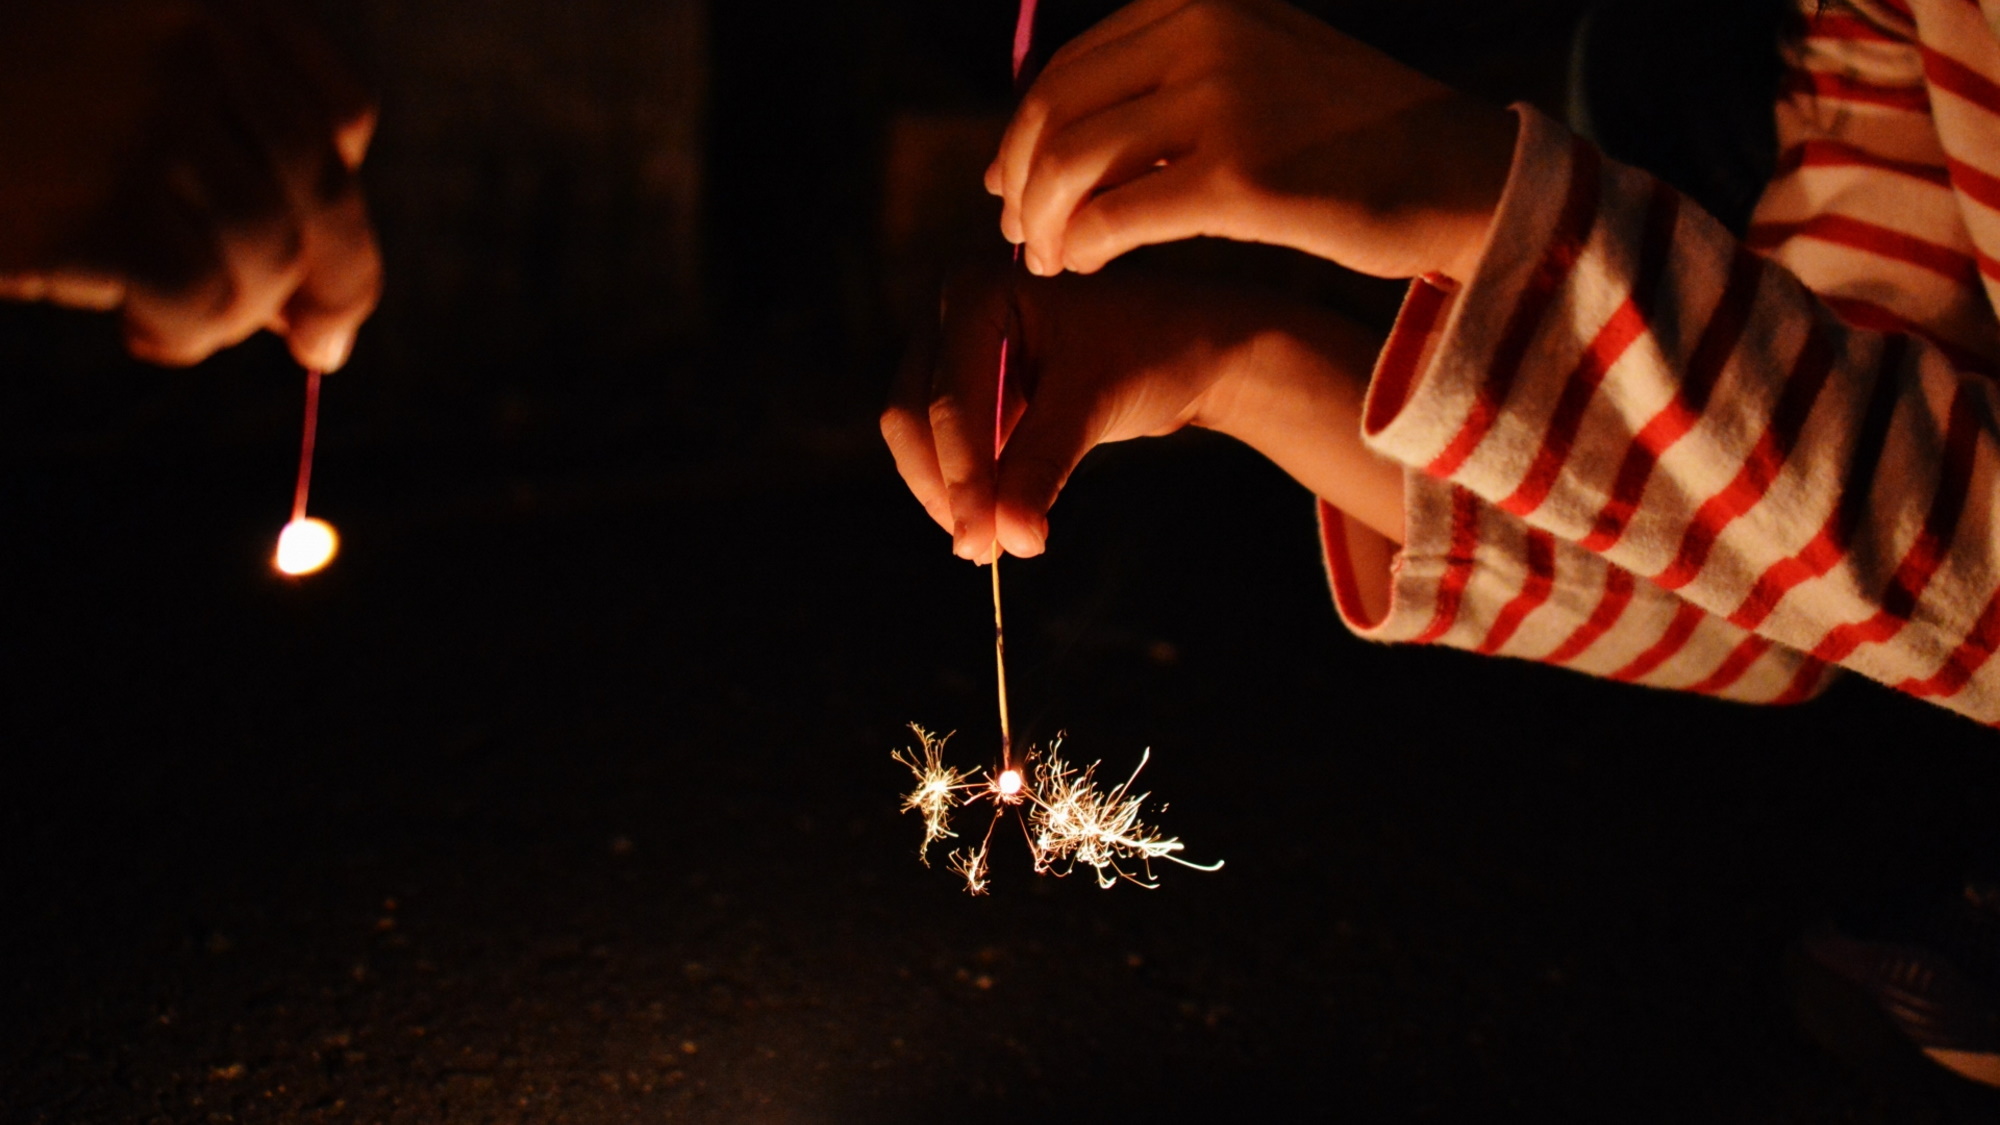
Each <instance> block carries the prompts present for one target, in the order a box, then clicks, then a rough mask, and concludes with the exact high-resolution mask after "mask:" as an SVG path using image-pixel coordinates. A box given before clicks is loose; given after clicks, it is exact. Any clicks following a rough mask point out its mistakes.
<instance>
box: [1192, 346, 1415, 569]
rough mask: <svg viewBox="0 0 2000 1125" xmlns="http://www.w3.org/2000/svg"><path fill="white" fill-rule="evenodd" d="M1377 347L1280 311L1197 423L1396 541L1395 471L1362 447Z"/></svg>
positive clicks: (1239, 351)
mask: <svg viewBox="0 0 2000 1125" xmlns="http://www.w3.org/2000/svg"><path fill="white" fill-rule="evenodd" d="M1379 347H1380V340H1379V339H1378V338H1376V337H1375V335H1374V334H1373V333H1371V332H1369V331H1367V330H1366V329H1363V328H1361V327H1360V326H1359V325H1356V324H1353V323H1352V322H1350V321H1347V320H1345V319H1343V318H1340V317H1338V316H1335V315H1332V314H1330V313H1326V312H1323V311H1320V310H1316V309H1310V308H1305V307H1290V308H1285V309H1282V310H1279V311H1278V312H1277V314H1276V315H1275V316H1274V317H1273V318H1272V322H1271V324H1270V325H1269V326H1268V327H1267V328H1266V329H1265V330H1263V331H1261V332H1258V333H1256V334H1254V335H1253V336H1251V337H1249V338H1247V339H1246V340H1245V341H1244V342H1243V343H1242V344H1241V345H1240V346H1239V347H1237V348H1236V349H1235V352H1234V354H1233V355H1232V357H1231V359H1230V370H1229V372H1228V374H1227V376H1226V377H1225V378H1223V379H1220V380H1218V381H1217V383H1216V385H1215V388H1214V389H1213V391H1211V393H1210V395H1209V396H1208V399H1207V401H1206V402H1204V404H1203V409H1202V411H1201V413H1200V414H1199V415H1198V416H1197V418H1196V424H1197V425H1201V426H1204V427H1206V428H1209V429H1213V430H1216V431H1219V432H1221V433H1226V434H1228V435H1230V436H1231V437H1234V438H1236V439H1237V440H1239V441H1242V442H1243V443H1245V444H1247V445H1249V446H1250V447H1251V448H1253V449H1256V450H1257V451H1258V452H1260V453H1262V454H1263V455H1264V456H1266V457H1268V458H1270V459H1271V461H1272V463H1273V464H1276V465H1277V466H1278V467H1279V468H1281V469H1283V470H1284V471H1285V472H1286V473H1287V474H1289V475H1290V476H1291V477H1292V479H1294V480H1296V481H1298V482H1299V483H1300V484H1302V485H1304V486H1306V488H1308V489H1310V490H1311V491H1312V492H1313V493H1314V495H1317V496H1319V497H1320V498H1322V499H1324V500H1326V501H1327V502H1328V503H1330V504H1332V505H1334V506H1335V507H1337V508H1339V509H1341V510H1342V511H1344V512H1346V513H1348V514H1349V515H1351V516H1352V517H1354V518H1355V519H1356V520H1359V521H1360V522H1361V523H1362V524H1364V525H1366V526H1367V527H1369V528H1371V529H1372V530H1374V531H1376V532H1378V533H1380V534H1381V535H1383V536H1385V537H1387V538H1388V539H1389V540H1391V541H1393V542H1398V543H1400V542H1402V541H1403V468H1402V466H1400V465H1398V464H1397V463H1395V462H1394V461H1391V460H1389V459H1387V458H1385V457H1383V456H1381V455H1379V454H1377V453H1375V452H1374V451H1372V450H1370V449H1369V448H1368V447H1367V446H1366V445H1364V444H1363V443H1362V440H1361V407H1362V401H1363V398H1364V396H1365V395H1366V393H1367V389H1368V373H1369V371H1370V369H1371V368H1372V367H1373V366H1374V363H1375V355H1376V352H1377V351H1378V350H1379Z"/></svg>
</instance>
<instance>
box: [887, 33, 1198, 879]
mask: <svg viewBox="0 0 2000 1125" xmlns="http://www.w3.org/2000/svg"><path fill="white" fill-rule="evenodd" d="M1035 8H1036V0H1021V4H1020V8H1019V11H1018V14H1017V16H1016V18H1015V21H1014V53H1013V54H1014V83H1015V86H1016V87H1017V88H1025V86H1026V79H1027V78H1029V77H1031V75H1029V74H1028V73H1027V63H1028V54H1029V51H1030V49H1031V47H1032V46H1033V41H1034V31H1035ZM1020 260H1021V248H1020V247H1019V246H1018V245H1017V246H1015V247H1014V261H1015V262H1016V263H1018V262H1019V261H1020ZM1010 343H1011V341H1010V340H1009V339H1008V337H1007V336H1006V335H1005V334H1004V333H1003V334H1002V335H1001V337H1000V364H999V372H998V374H997V377H996V379H995V381H994V388H993V476H994V480H995V481H996V482H997V481H998V480H999V476H1000V454H1001V451H1002V450H1003V449H1005V448H1006V444H1007V432H1006V424H1007V358H1008V351H1009V350H1010V349H1009V345H1010ZM991 565H992V567H993V670H994V676H995V679H996V680H997V684H996V686H997V687H998V688H999V695H1000V769H999V770H998V771H992V772H988V773H987V774H986V775H985V776H984V778H983V779H981V780H978V781H975V780H973V775H972V773H971V772H969V771H963V770H959V769H956V768H954V767H951V766H947V765H945V764H944V744H945V742H946V741H947V740H949V739H950V738H951V736H950V735H945V736H943V737H941V738H940V737H936V736H933V735H932V734H931V733H930V732H929V731H926V730H925V729H924V728H922V727H920V726H918V725H917V724H915V723H911V724H910V730H911V731H912V732H914V733H915V734H916V736H917V742H918V744H919V746H920V749H904V750H897V751H894V752H893V754H894V756H895V759H896V760H897V761H898V762H901V763H903V765H905V766H908V767H909V769H910V772H911V773H913V774H915V775H916V778H917V787H916V788H915V789H913V790H911V791H910V794H909V796H907V797H905V798H903V811H904V812H912V811H914V812H920V813H922V814H923V817H924V842H923V844H922V846H920V847H919V848H918V849H917V856H918V858H920V859H922V860H923V862H924V866H926V867H929V866H930V862H931V860H930V848H931V845H932V844H934V843H936V842H938V841H939V840H942V839H944V838H945V837H947V836H949V837H952V838H954V839H956V838H957V833H955V832H953V831H952V830H951V814H952V812H953V811H954V810H956V809H959V808H963V807H965V806H968V805H974V804H979V803H981V802H985V803H989V804H991V805H992V807H993V818H992V819H991V820H990V821H989V822H988V823H987V825H986V835H985V836H984V837H982V838H981V839H980V841H979V846H978V847H976V848H958V849H955V850H954V851H953V852H952V853H951V856H950V858H949V860H948V861H947V866H948V867H950V869H951V871H952V872H953V873H954V874H956V875H958V876H959V877H960V878H962V879H964V880H965V889H966V892H967V893H969V894H975V895H982V894H985V893H986V888H987V876H988V869H987V853H988V851H989V850H990V848H991V845H992V843H993V828H994V826H995V825H997V824H999V823H1000V818H1001V817H1002V816H1004V815H1006V812H1007V810H1008V809H1009V808H1010V807H1013V806H1015V805H1021V804H1026V805H1027V806H1028V811H1027V813H1026V817H1027V823H1026V826H1025V827H1026V831H1027V835H1028V847H1029V849H1030V850H1031V851H1032V852H1033V854H1034V858H1035V873H1036V874H1038V875H1055V876H1057V877H1061V876H1064V875H1068V874H1069V873H1070V872H1071V871H1073V870H1075V869H1076V865H1077V864H1083V865H1085V866H1088V867H1090V868H1091V869H1093V870H1094V871H1095V872H1096V873H1097V885H1098V886H1100V887H1106V888H1109V887H1111V886H1114V885H1116V884H1117V882H1118V880H1120V879H1124V880H1126V881H1127V882H1130V883H1135V884H1137V885H1139V886H1141V887H1146V888H1148V889H1152V888H1155V887H1158V886H1159V884H1158V883H1157V882H1155V881H1154V880H1153V868H1152V863H1153V861H1154V860H1156V859H1164V860H1170V861H1172V862H1174V863H1178V864H1180V865H1181V866H1183V867H1192V868H1194V869H1195V870H1196V871H1217V870H1220V869H1221V867H1222V861H1221V860H1217V861H1216V862H1215V863H1213V864H1210V865H1206V866H1204V865H1202V864H1199V863H1191V862H1189V861H1188V860H1185V859H1182V858H1180V857H1179V856H1178V855H1176V854H1175V853H1177V852H1179V851H1181V850H1182V849H1183V848H1184V847H1185V846H1186V845H1184V844H1182V843H1181V842H1180V841H1179V840H1178V839H1175V838H1174V837H1171V836H1162V835H1161V834H1160V833H1159V831H1158V830H1156V829H1154V828H1152V827H1150V826H1148V825H1147V824H1145V823H1144V822H1142V821H1141V820H1140V819H1139V814H1140V812H1141V810H1142V808H1143V806H1144V805H1145V801H1146V798H1147V796H1148V794H1145V793H1141V794H1139V795H1138V796H1136V797H1135V796H1132V783H1133V782H1134V781H1137V780H1138V778H1139V770H1142V769H1145V768H1146V762H1147V761H1148V760H1149V759H1150V758H1151V756H1152V751H1150V750H1148V751H1147V752H1146V753H1145V754H1144V755H1141V756H1140V758H1139V765H1138V768H1137V769H1134V770H1133V771H1132V776H1131V777H1128V778H1126V779H1125V781H1124V783H1123V784H1120V785H1118V786H1115V787H1114V788H1112V789H1110V790H1109V791H1104V790H1100V789H1099V788H1098V786H1097V780H1096V771H1097V766H1098V764H1099V763H1096V762H1092V763H1091V764H1090V765H1088V766H1085V767H1084V768H1083V769H1082V770H1080V771H1079V770H1077V769H1076V768H1075V767H1073V766H1071V765H1070V764H1069V763H1067V762H1065V761H1063V760H1062V758H1061V757H1060V756H1059V755H1058V754H1057V751H1058V750H1059V749H1060V748H1061V740H1060V739H1058V740H1057V741H1056V743H1055V744H1053V745H1051V746H1050V747H1049V759H1048V761H1047V762H1045V763H1043V764H1042V765H1039V766H1036V767H1035V768H1034V773H1033V776H1032V778H1030V776H1029V774H1028V773H1027V766H1028V764H1029V762H1030V761H1031V760H1032V759H1033V758H1034V752H1033V751H1032V750H1030V751H1028V752H1027V753H1025V754H1022V755H1020V756H1019V757H1018V759H1017V758H1016V756H1015V753H1014V731H1013V725H1012V723H1011V722H1009V720H1008V715H1007V628H1006V622H1005V618H1004V617H1003V616H1002V615H1001V612H1000V537H999V530H998V528H997V527H996V528H995V531H994V538H993V562H992V564H991ZM1128 867H1130V870H1128V869H1127V868H1128ZM1141 875H1143V876H1144V877H1143V878H1142V877H1141Z"/></svg>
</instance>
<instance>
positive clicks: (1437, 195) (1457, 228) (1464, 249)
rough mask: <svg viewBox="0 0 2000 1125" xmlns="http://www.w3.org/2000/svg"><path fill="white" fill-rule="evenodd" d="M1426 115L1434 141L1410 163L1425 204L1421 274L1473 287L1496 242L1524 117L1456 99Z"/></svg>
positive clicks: (1420, 225) (1419, 223)
mask: <svg viewBox="0 0 2000 1125" xmlns="http://www.w3.org/2000/svg"><path fill="white" fill-rule="evenodd" d="M1426 116H1429V117H1431V118H1432V120H1430V121H1428V122H1424V123H1421V124H1420V126H1419V127H1420V128H1421V129H1422V131H1423V134H1424V135H1425V136H1427V137H1428V142H1427V143H1426V144H1425V145H1424V152H1423V156H1422V158H1420V159H1416V160H1412V161H1410V162H1409V164H1408V165H1407V168H1408V170H1409V174H1410V176H1411V180H1410V184H1411V189H1412V192H1413V195H1414V196H1415V198H1417V199H1419V200H1421V203H1420V205H1419V206H1418V207H1417V208H1416V220H1415V223H1414V228H1415V229H1414V231H1413V233H1414V234H1415V236H1416V238H1417V239H1418V240H1419V241H1420V244H1421V247H1420V250H1419V260H1421V261H1424V262H1426V263H1428V269H1427V270H1425V271H1420V272H1430V273H1438V274H1442V275H1443V276H1445V277H1449V278H1451V279H1452V280H1453V281H1456V282H1458V283H1460V284H1466V283H1468V282H1470V281H1471V280H1472V278H1473V275H1474V274H1475V273H1477V272H1478V268H1479V262H1480V259H1481V258H1483V257H1484V256H1485V253H1486V247H1487V245H1488V243H1490V242H1491V241H1492V237H1493V225H1494V218H1495V216H1496V215H1497V214H1498V213H1499V210H1500V199H1501V196H1502V195H1503V194H1504V193H1505V191H1506V188H1507V180H1508V178H1509V176H1510V175H1511V174H1512V172H1513V167H1514V150H1515V147H1516V146H1517V145H1518V144H1519V141H1520V132H1521V122H1520V115H1519V114H1517V113H1515V112H1513V111H1512V110H1508V109H1502V108H1500V107H1498V106H1494V105H1491V104H1488V103H1486V102H1482V101H1478V100H1476V99H1474V98H1470V97H1467V96H1464V95H1454V96H1453V97H1452V98H1450V99H1449V100H1448V101H1447V102H1445V103H1443V104H1441V105H1439V106H1437V107H1436V110H1435V112H1434V113H1432V114H1428V115H1426Z"/></svg>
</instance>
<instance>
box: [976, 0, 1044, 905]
mask: <svg viewBox="0 0 2000 1125" xmlns="http://www.w3.org/2000/svg"><path fill="white" fill-rule="evenodd" d="M1037 2H1038V0H1021V6H1020V8H1019V10H1018V11H1017V12H1016V13H1015V16H1014V57H1013V62H1014V86H1015V88H1016V89H1017V90H1018V89H1019V88H1020V86H1021V76H1022V74H1023V72H1024V71H1025V70H1026V68H1027V65H1028V52H1029V50H1030V49H1031V48H1033V46H1034V43H1035V6H1036V4H1037ZM1020 261H1021V247H1020V246H1019V245H1018V244H1016V245H1015V247H1014V263H1015V264H1016V265H1017V266H1018V265H1019V264H1020ZM1008 343H1009V340H1008V338H1007V336H1006V335H1005V334H1004V333H1003V334H1002V335H1001V337H1000V370H999V373H998V375H997V376H996V377H995V379H994V383H993V484H994V488H995V491H996V495H997V491H998V489H999V485H1000V451H1001V449H1002V448H1004V447H1005V446H1006V444H1007V351H1008ZM993 674H994V679H995V680H996V681H997V683H998V687H999V689H1000V777H1001V782H1002V784H1005V785H1008V786H1011V788H1010V789H1009V794H1010V795H1011V794H1012V793H1014V792H1018V791H1019V790H1020V787H1021V782H1022V775H1021V771H1020V770H1019V769H1018V768H1016V767H1015V765H1014V729H1013V724H1012V723H1011V722H1009V721H1008V718H1007V625H1006V619H1005V617H1004V616H1003V615H1002V614H1001V612H1000V526H999V522H998V513H997V512H996V513H995V522H994V527H993ZM966 881H967V882H968V883H973V882H976V881H977V880H976V879H975V878H974V877H973V875H972V873H970V872H968V873H966Z"/></svg>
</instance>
